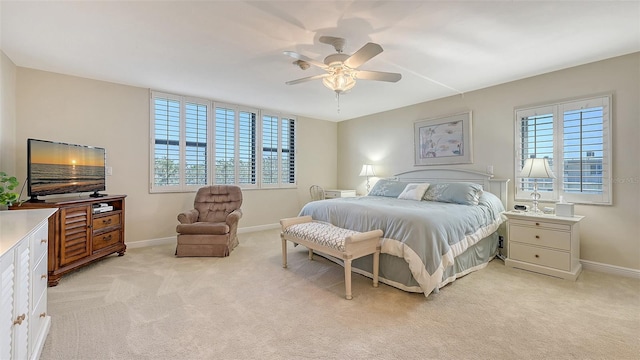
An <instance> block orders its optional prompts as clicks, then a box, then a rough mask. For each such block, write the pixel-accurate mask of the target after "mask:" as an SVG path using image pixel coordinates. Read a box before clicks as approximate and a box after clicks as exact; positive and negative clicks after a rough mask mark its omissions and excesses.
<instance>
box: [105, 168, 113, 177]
mask: <svg viewBox="0 0 640 360" xmlns="http://www.w3.org/2000/svg"><path fill="white" fill-rule="evenodd" d="M105 170H106V172H107V175H108V176H111V175H113V168H112V167H111V166H107V168H106V169H105Z"/></svg>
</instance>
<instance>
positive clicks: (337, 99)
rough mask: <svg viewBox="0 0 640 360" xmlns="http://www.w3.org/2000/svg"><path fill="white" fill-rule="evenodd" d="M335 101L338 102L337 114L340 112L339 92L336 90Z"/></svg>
mask: <svg viewBox="0 0 640 360" xmlns="http://www.w3.org/2000/svg"><path fill="white" fill-rule="evenodd" d="M336 102H337V103H338V114H340V93H339V92H337V91H336Z"/></svg>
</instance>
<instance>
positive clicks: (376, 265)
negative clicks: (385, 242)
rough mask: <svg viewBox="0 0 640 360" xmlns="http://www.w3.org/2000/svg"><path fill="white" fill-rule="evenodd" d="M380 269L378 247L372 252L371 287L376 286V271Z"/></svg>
mask: <svg viewBox="0 0 640 360" xmlns="http://www.w3.org/2000/svg"><path fill="white" fill-rule="evenodd" d="M379 269H380V248H379V247H378V249H376V252H374V253H373V287H378V273H379Z"/></svg>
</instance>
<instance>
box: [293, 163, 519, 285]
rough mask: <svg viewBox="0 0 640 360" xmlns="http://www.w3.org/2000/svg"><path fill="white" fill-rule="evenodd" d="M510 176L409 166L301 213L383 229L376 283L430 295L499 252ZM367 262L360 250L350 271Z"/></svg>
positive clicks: (365, 269)
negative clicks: (360, 191)
mask: <svg viewBox="0 0 640 360" xmlns="http://www.w3.org/2000/svg"><path fill="white" fill-rule="evenodd" d="M508 181H509V180H508V179H504V180H499V179H493V178H492V176H491V175H488V174H484V173H481V172H475V171H469V170H458V169H433V168H430V169H423V170H414V171H408V172H404V173H400V174H397V175H394V176H393V177H391V178H385V179H380V180H379V181H378V182H377V183H376V184H375V185H374V187H373V188H372V189H371V191H370V192H369V194H368V195H367V196H361V197H352V198H336V199H328V200H320V201H312V202H310V203H308V204H306V205H305V206H304V207H303V208H302V210H301V211H300V216H304V215H310V216H311V217H312V218H313V219H314V220H317V221H324V222H328V223H331V224H333V225H335V226H338V227H341V228H345V229H350V230H355V231H369V230H373V229H380V230H382V231H383V239H382V253H381V256H380V270H379V271H380V274H379V278H380V282H383V283H385V284H387V285H390V286H393V287H396V288H399V289H402V290H405V291H409V292H418V293H424V295H425V296H429V294H431V293H435V292H438V291H439V289H440V288H442V287H443V286H445V285H446V284H448V283H451V282H452V281H454V280H456V279H457V278H459V277H461V276H464V275H466V274H469V273H471V272H473V271H476V270H480V269H482V268H484V267H486V266H487V264H488V263H489V261H491V260H492V259H493V258H494V257H495V256H496V255H497V253H498V241H499V240H498V239H499V229H500V225H501V224H502V223H503V222H504V216H503V215H502V212H504V209H505V208H506V200H507V199H506V197H507V183H508ZM407 185H410V186H407ZM325 257H327V256H325ZM328 258H329V259H330V260H332V261H335V262H337V263H339V264H341V261H340V260H338V259H335V258H331V257H328ZM372 266H373V265H372V257H371V256H367V257H363V258H360V259H358V260H356V261H354V262H353V271H355V272H358V273H360V274H363V275H365V276H368V277H372V276H373V275H372Z"/></svg>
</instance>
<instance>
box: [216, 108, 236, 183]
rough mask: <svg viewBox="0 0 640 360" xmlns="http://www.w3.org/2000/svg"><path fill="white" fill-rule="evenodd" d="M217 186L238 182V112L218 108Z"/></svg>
mask: <svg viewBox="0 0 640 360" xmlns="http://www.w3.org/2000/svg"><path fill="white" fill-rule="evenodd" d="M214 142H215V149H216V152H215V156H216V170H215V172H216V176H215V183H216V184H234V183H235V182H236V176H235V173H236V162H235V148H236V111H235V110H234V109H231V108H228V107H221V106H216V120H215V140H214Z"/></svg>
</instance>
